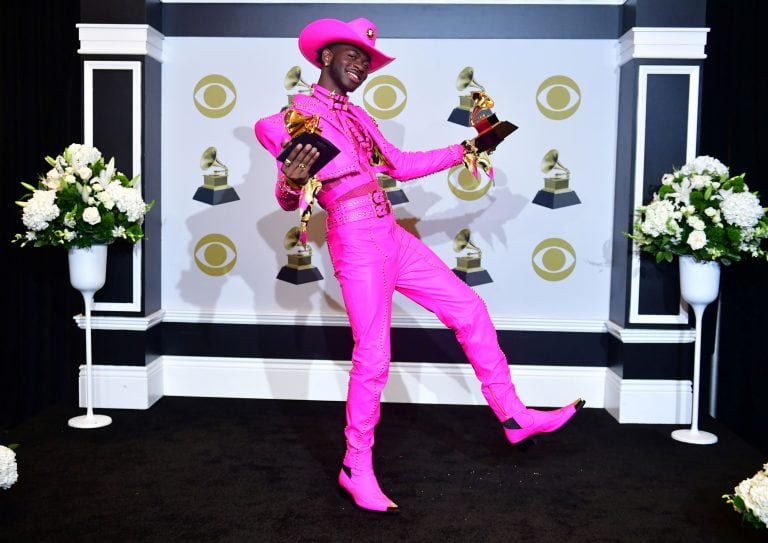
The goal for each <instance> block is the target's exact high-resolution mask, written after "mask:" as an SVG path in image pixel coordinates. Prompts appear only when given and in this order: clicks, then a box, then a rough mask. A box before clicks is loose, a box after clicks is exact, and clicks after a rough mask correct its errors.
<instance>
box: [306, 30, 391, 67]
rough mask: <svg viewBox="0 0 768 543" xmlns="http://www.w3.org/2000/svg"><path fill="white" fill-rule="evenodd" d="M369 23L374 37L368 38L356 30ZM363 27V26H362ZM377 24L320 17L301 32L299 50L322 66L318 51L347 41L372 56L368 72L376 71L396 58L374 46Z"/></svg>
mask: <svg viewBox="0 0 768 543" xmlns="http://www.w3.org/2000/svg"><path fill="white" fill-rule="evenodd" d="M364 23H365V24H367V27H368V28H370V29H372V30H373V32H374V37H373V38H372V39H371V38H367V37H366V36H365V35H364V34H363V35H361V33H358V32H357V31H355V27H360V25H361V24H364ZM360 28H362V27H360ZM375 32H376V26H375V25H374V24H373V23H371V22H370V21H368V20H367V19H355V20H353V21H350V22H349V23H346V22H344V21H340V20H339V19H318V20H316V21H313V22H311V23H309V24H308V25H307V26H305V27H304V30H302V31H301V33H300V34H299V51H301V54H302V55H304V58H306V59H307V60H308V61H309V62H310V63H311V64H312V65H314V66H317V67H318V68H322V67H323V66H322V64H321V63H320V62H319V61H318V60H317V51H318V50H319V49H322V48H323V47H325V46H326V45H330V44H332V43H347V44H350V45H354V46H355V47H358V48H360V49H361V50H363V51H365V52H366V53H368V56H370V57H371V63H370V66H369V67H368V73H372V72H375V71H376V70H378V69H379V68H382V67H384V66H386V65H387V64H389V63H390V62H392V61H393V60H395V58H394V57H390V56H388V55H385V54H384V53H382V52H381V51H379V50H378V49H376V47H375V46H374V45H375V43H376V36H375Z"/></svg>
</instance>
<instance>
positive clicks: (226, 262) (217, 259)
mask: <svg viewBox="0 0 768 543" xmlns="http://www.w3.org/2000/svg"><path fill="white" fill-rule="evenodd" d="M194 257H195V264H196V265H197V267H198V269H199V270H200V271H201V272H203V273H204V274H206V275H212V276H214V277H218V276H221V275H226V274H228V273H229V272H230V271H232V268H234V267H235V263H236V262H237V248H236V247H235V244H234V243H232V240H231V239H229V238H228V237H227V236H225V235H223V234H208V235H207V236H203V237H202V238H200V241H198V242H197V245H195V254H194Z"/></svg>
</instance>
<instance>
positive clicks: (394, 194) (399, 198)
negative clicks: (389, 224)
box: [377, 173, 408, 206]
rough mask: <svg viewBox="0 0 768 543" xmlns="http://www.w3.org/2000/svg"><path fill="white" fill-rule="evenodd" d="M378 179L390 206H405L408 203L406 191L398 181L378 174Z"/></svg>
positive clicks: (383, 174)
mask: <svg viewBox="0 0 768 543" xmlns="http://www.w3.org/2000/svg"><path fill="white" fill-rule="evenodd" d="M377 177H378V180H379V186H380V187H381V188H382V189H384V192H386V193H387V199H388V200H389V203H390V204H392V205H393V206H396V205H397V204H404V203H405V202H407V201H408V197H407V196H406V195H405V191H404V190H403V189H401V188H400V187H399V186H398V184H397V180H395V179H394V178H392V177H390V176H388V175H387V174H385V173H380V174H377Z"/></svg>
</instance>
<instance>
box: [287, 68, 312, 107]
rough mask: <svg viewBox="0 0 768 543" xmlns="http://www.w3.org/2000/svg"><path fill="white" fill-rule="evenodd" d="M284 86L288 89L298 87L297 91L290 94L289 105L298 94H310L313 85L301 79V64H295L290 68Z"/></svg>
mask: <svg viewBox="0 0 768 543" xmlns="http://www.w3.org/2000/svg"><path fill="white" fill-rule="evenodd" d="M283 87H285V90H288V91H289V90H293V89H298V90H297V91H296V92H295V93H293V94H289V95H288V106H292V105H293V97H294V96H296V94H309V92H310V90H311V87H310V86H309V85H308V84H307V83H306V82H304V81H303V80H302V79H301V67H300V66H294V67H293V68H291V69H290V70H288V73H287V74H285V79H284V80H283Z"/></svg>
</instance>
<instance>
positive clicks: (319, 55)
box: [317, 42, 340, 66]
mask: <svg viewBox="0 0 768 543" xmlns="http://www.w3.org/2000/svg"><path fill="white" fill-rule="evenodd" d="M339 43H340V42H333V43H328V44H326V45H323V46H322V47H321V48H320V49H318V50H317V63H318V64H320V65H321V66H322V65H323V64H324V62H323V51H325V50H326V49H330V50H331V52H333V47H334V46H336V45H339Z"/></svg>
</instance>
